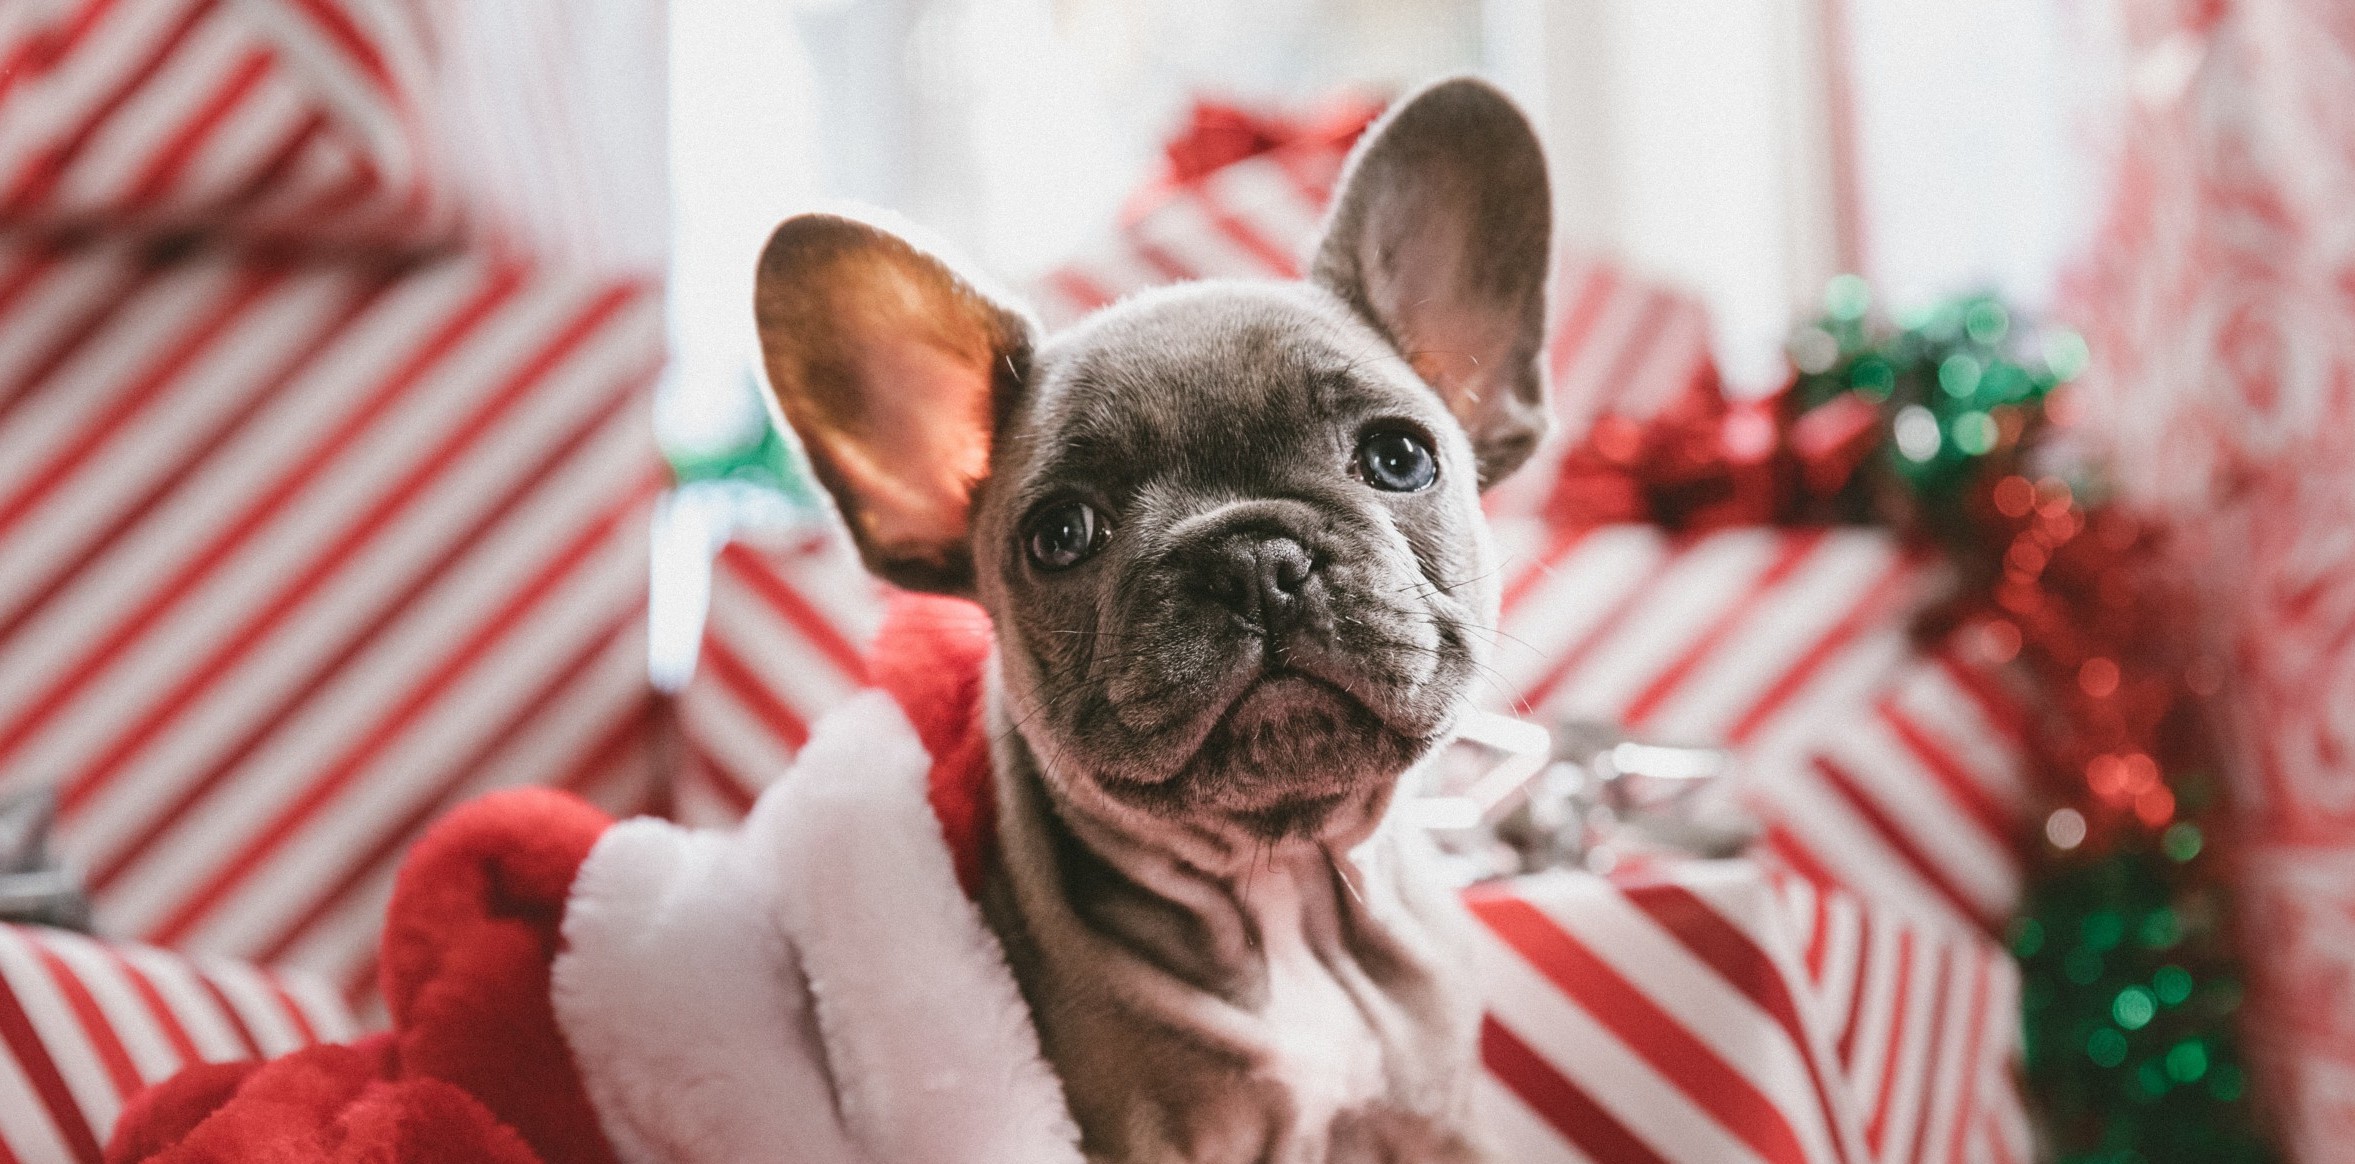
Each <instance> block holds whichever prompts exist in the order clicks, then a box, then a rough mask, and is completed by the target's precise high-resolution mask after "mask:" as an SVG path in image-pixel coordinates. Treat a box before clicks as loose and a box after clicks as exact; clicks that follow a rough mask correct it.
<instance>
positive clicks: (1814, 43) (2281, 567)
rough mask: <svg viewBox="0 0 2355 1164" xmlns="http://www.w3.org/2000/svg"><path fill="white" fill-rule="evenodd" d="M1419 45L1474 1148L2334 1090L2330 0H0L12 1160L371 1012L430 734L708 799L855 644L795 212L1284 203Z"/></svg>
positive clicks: (2135, 1141) (2121, 1143)
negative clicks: (1484, 387)
mask: <svg viewBox="0 0 2355 1164" xmlns="http://www.w3.org/2000/svg"><path fill="white" fill-rule="evenodd" d="M1456 72H1473V73H1478V74H1480V75H1483V76H1485V77H1488V78H1490V79H1492V80H1493V81H1495V82H1496V83H1497V84H1499V85H1501V86H1502V87H1504V88H1505V89H1507V90H1509V91H1510V92H1511V93H1513V94H1514V95H1516V96H1517V97H1518V98H1519V99H1520V101H1521V102H1522V104H1523V106H1524V107H1525V109H1527V110H1528V111H1529V113H1530V114H1531V116H1532V118H1533V119H1534V121H1535V123H1536V125H1537V128H1538V130H1539V132H1540V133H1541V135H1542V136H1543V138H1544V139H1545V143H1546V146H1547V152H1548V160H1549V165H1550V166H1551V168H1552V185H1553V194H1554V198H1555V203H1556V207H1555V209H1556V217H1555V222H1556V229H1557V241H1558V243H1559V251H1558V254H1557V256H1556V284H1555V286H1554V288H1553V294H1552V297H1551V298H1552V302H1551V305H1550V306H1551V312H1552V328H1551V338H1550V341H1549V346H1548V349H1547V352H1546V354H1545V357H1544V361H1545V371H1546V373H1547V375H1548V378H1549V382H1550V384H1551V387H1552V389H1553V393H1554V398H1555V399H1554V407H1555V414H1556V420H1557V422H1558V423H1557V425H1556V432H1555V434H1554V435H1553V436H1552V437H1551V438H1549V440H1548V442H1547V443H1546V444H1545V445H1544V446H1542V447H1541V448H1540V449H1539V450H1538V452H1537V453H1536V454H1535V455H1534V456H1533V457H1532V459H1531V461H1530V463H1529V465H1528V466H1527V467H1525V468H1524V469H1523V470H1521V471H1520V472H1519V473H1517V474H1516V475H1514V476H1513V477H1511V478H1509V479H1508V480H1506V481H1505V482H1503V483H1501V484H1500V485H1499V486H1498V487H1496V488H1495V489H1493V490H1492V491H1491V492H1490V493H1489V494H1488V497H1487V505H1488V509H1489V514H1490V517H1491V518H1492V524H1493V525H1494V527H1495V530H1496V533H1497V537H1498V544H1499V546H1500V557H1501V562H1500V569H1501V570H1502V571H1503V572H1504V573H1503V578H1504V583H1503V584H1504V592H1505V600H1504V610H1503V628H1502V633H1501V634H1500V635H1499V638H1498V642H1497V644H1496V650H1495V658H1494V660H1493V664H1494V673H1493V675H1492V676H1490V678H1491V680H1492V682H1490V683H1488V684H1485V685H1484V686H1483V688H1482V696H1481V697H1482V699H1483V701H1484V702H1485V703H1487V704H1488V705H1489V707H1490V709H1491V710H1494V711H1497V712H1501V713H1506V714H1510V715H1513V716H1516V717H1519V718H1522V719H1526V720H1530V721H1533V722H1536V723H1538V724H1540V725H1541V726H1543V727H1544V728H1546V729H1547V733H1548V735H1547V738H1548V739H1550V740H1551V741H1552V744H1553V748H1554V751H1553V754H1552V755H1551V756H1550V757H1547V758H1546V762H1544V763H1536V762H1532V763H1531V764H1529V765H1527V766H1526V768H1525V769H1522V770H1521V771H1522V774H1523V775H1524V776H1525V777H1527V779H1526V780H1524V781H1523V782H1522V783H1519V784H1515V785H1514V787H1513V789H1512V790H1511V793H1510V796H1509V798H1508V799H1509V800H1510V803H1509V804H1504V803H1503V802H1499V803H1497V804H1488V805H1485V806H1479V805H1476V806H1474V807H1473V808H1470V809H1467V808H1465V806H1464V805H1463V804H1461V803H1457V804H1455V805H1453V806H1451V807H1450V808H1449V812H1450V813H1452V814H1453V815H1452V816H1450V817H1449V819H1454V820H1457V821H1459V822H1464V821H1471V822H1474V823H1475V824H1476V826H1477V827H1472V828H1469V829H1458V830H1456V831H1457V832H1459V833H1462V834H1463V835H1459V836H1453V837H1450V838H1447V839H1448V840H1449V843H1450V844H1453V845H1457V846H1458V850H1457V851H1456V852H1455V853H1454V857H1455V861H1454V864H1453V865H1452V866H1451V867H1452V868H1456V869H1457V870H1458V871H1459V872H1461V873H1463V875H1464V876H1465V877H1467V878H1471V877H1480V878H1486V879H1488V880H1489V884H1488V885H1487V886H1486V887H1485V888H1484V889H1483V890H1482V892H1483V893H1484V894H1486V895H1487V896H1486V897H1485V898H1483V900H1487V901H1489V902H1491V903H1494V902H1496V901H1500V900H1504V901H1513V902H1521V903H1524V904H1527V905H1529V906H1530V908H1531V909H1532V910H1534V911H1535V914H1533V915H1529V916H1537V915H1542V916H1541V917H1540V919H1539V920H1541V921H1543V923H1544V926H1545V927H1551V928H1550V929H1548V928H1540V929H1534V930H1533V929H1528V928H1521V929H1516V928H1514V927H1513V926H1510V925H1504V926H1500V925H1497V924H1491V925H1489V926H1487V927H1486V928H1485V929H1484V930H1483V931H1482V935H1483V936H1482V939H1481V940H1483V941H1484V942H1486V943H1488V947H1487V948H1488V949H1489V952H1490V953H1491V954H1494V955H1496V958H1494V959H1492V963H1493V964H1495V965H1499V966H1503V967H1506V968H1507V972H1505V973H1504V975H1503V977H1501V978H1498V979H1497V980H1495V981H1492V982H1489V983H1487V987H1488V989H1489V990H1490V995H1489V1001H1490V1005H1491V1018H1492V1019H1493V1020H1494V1021H1493V1022H1492V1023H1491V1024H1490V1025H1489V1029H1488V1031H1487V1034H1486V1035H1485V1036H1484V1043H1483V1048H1484V1062H1485V1064H1486V1067H1487V1074H1486V1075H1484V1077H1483V1084H1482V1087H1483V1091H1482V1096H1483V1102H1484V1103H1489V1104H1491V1105H1492V1106H1491V1108H1490V1109H1488V1110H1490V1111H1492V1112H1493V1114H1494V1118H1495V1120H1496V1121H1497V1123H1496V1125H1495V1126H1496V1127H1497V1128H1498V1129H1499V1132H1500V1135H1503V1136H1504V1137H1505V1138H1506V1139H1508V1140H1509V1141H1510V1143H1511V1144H1512V1145H1513V1154H1512V1156H1511V1157H1510V1158H1512V1159H1515V1160H1527V1161H1554V1160H1560V1161H1582V1160H1595V1161H1605V1162H1607V1164H1616V1162H1618V1161H1622V1160H1627V1161H1649V1160H1659V1159H1676V1160H1719V1159H1750V1158H1754V1157H1755V1158H1766V1159H1775V1160H1802V1159H1803V1160H1809V1161H1816V1160H1822V1161H1834V1160H1837V1161H1866V1160H1869V1161H1874V1162H1876V1164H1901V1162H1914V1161H1946V1160H1956V1161H1966V1160H1967V1161H1973V1162H1979V1161H1985V1162H1989V1164H1994V1162H2010V1161H2021V1160H2027V1159H2043V1160H2055V1161H2064V1162H2067V1164H2174V1162H2178V1161H2181V1162H2184V1164H2193V1162H2198V1164H2218V1162H2224V1164H2240V1162H2244V1161H2246V1162H2254V1161H2266V1160H2275V1159H2293V1160H2300V1161H2319V1162H2327V1161H2355V6H2350V5H2347V4H2345V3H2343V2H2342V0H1980V2H1977V3H1970V4H1960V3H1952V2H1939V0H669V2H668V3H665V2H664V0H234V2H232V0H0V919H4V920H5V921H6V922H8V923H9V924H0V1159H17V1160H25V1161H51V1160H76V1161H90V1162H93V1164H95V1162H96V1161H98V1160H99V1158H100V1144H101V1143H102V1142H103V1139H104V1137H105V1135H106V1132H107V1130H108V1128H109V1127H110V1126H111V1125H112V1123H113V1121H114V1119H115V1117H116V1115H117V1114H118V1112H119V1111H120V1110H121V1106H122V1104H123V1103H124V1102H126V1101H127V1100H128V1098H129V1097H130V1096H131V1095H133V1094H135V1093H136V1092H137V1090H138V1089H139V1088H140V1087H141V1086H143V1085H144V1084H146V1083H149V1082H152V1081H154V1080H156V1079H159V1078H162V1077H164V1076H166V1075H169V1074H170V1073H171V1072H172V1071H174V1070H176V1069H177V1068H178V1067H179V1066H180V1065H182V1064H184V1063H187V1062H192V1061H196V1060H221V1059H230V1058H239V1057H245V1056H251V1055H255V1054H276V1053H280V1052H283V1051H286V1050H289V1049H291V1048H293V1047H297V1046H300V1045H303V1044H306V1043H310V1042H316V1041H319V1040H323V1039H335V1038H340V1037H343V1036H344V1035H347V1034H349V1033H351V1032H354V1031H363V1030H366V1029H369V1028H370V1027H372V1026H380V1025H382V1024H384V1023H385V1022H387V1021H388V1016H387V1015H386V1014H385V1013H384V1010H383V1007H382V1000H381V999H380V998H379V997H377V994H378V988H377V984H378V969H379V967H378V936H379V931H380V928H381V923H382V918H383V910H384V906H385V902H386V900H387V899H388V897H389V896H390V895H391V893H392V891H393V885H394V876H395V872H396V870H397V869H398V868H399V866H400V861H401V859H402V856H403V854H404V853H405V852H406V850H407V847H408V846H409V844H410V843H411V842H412V841H413V840H414V839H415V838H416V837H417V836H418V835H420V833H421V832H422V831H423V830H424V829H426V828H427V827H429V826H430V824H431V823H432V822H433V821H434V820H436V819H437V818H438V817H439V816H440V814H442V813H444V812H446V811H448V810H449V809H450V808H452V807H453V806H455V805H457V804H459V803H461V802H463V801H464V800H466V799H468V798H470V797H474V796H477V795H480V794H482V793H484V792H486V791H489V790H492V789H496V788H502V787H510V786H517V785H541V786H549V787H556V788H561V789H564V790H567V791H570V792H573V793H575V794H578V795H580V796H583V797H586V798H588V799H589V800H591V801H593V802H594V803H596V804H598V805H599V806H601V807H602V808H604V809H606V810H608V811H611V812H614V813H625V814H626V813H641V812H643V813H654V814H658V815H663V816H667V817H670V818H673V819H675V820H679V821H682V822H687V823H694V824H724V823H727V822H730V821H733V820H736V819H738V818H740V817H741V815H742V814H743V813H744V812H745V811H746V810H747V809H748V807H749V806H750V805H751V804H752V803H753V802H754V800H755V799H756V798H757V797H758V796H759V795H760V794H761V792H762V790H763V789H764V788H766V787H768V786H769V785H770V784H771V782H772V781H774V780H775V779H776V778H777V777H778V776H779V775H780V774H782V773H784V772H785V771H786V770H787V768H788V766H789V765H790V763H791V762H792V759H793V757H794V755H795V753H796V751H797V750H798V749H799V748H800V747H801V745H802V743H803V742H804V741H805V740H806V739H807V738H808V734H809V731H810V725H811V724H812V723H813V722H814V721H815V720H816V719H817V718H819V717H820V716H821V715H823V714H824V713H825V712H826V711H827V710H828V709H829V708H830V707H832V706H833V705H834V704H836V703H837V702H839V701H840V700H842V699H843V698H845V697H846V696H847V695H849V694H850V693H852V692H854V691H857V690H859V689H861V688H862V687H863V686H865V685H866V684H867V683H868V681H869V679H870V676H869V674H868V672H867V669H866V666H867V664H866V659H867V653H868V650H869V647H870V645H871V643H872V641H873V639H874V637H875V635H876V634H877V633H878V627H879V625H880V624H881V623H882V622H883V619H884V612H885V610H886V609H887V607H888V605H889V603H890V601H891V596H890V595H889V594H888V593H886V592H885V591H884V589H883V588H882V587H880V586H879V585H878V584H876V583H874V582H873V581H872V580H871V579H869V578H868V577H867V576H866V574H865V573H864V571H863V570H862V569H861V568H860V566H859V563H858V561H857V558H856V555H855V553H854V552H852V550H851V549H850V547H849V546H848V545H847V544H846V540H845V539H844V537H843V536H842V533H841V531H840V530H839V529H838V528H837V524H836V523H835V521H834V519H833V514H832V511H831V509H830V508H829V506H828V505H827V503H826V502H825V499H824V498H823V496H822V495H821V493H820V492H819V491H818V490H817V489H816V488H815V487H814V486H813V485H812V484H811V482H810V481H809V480H808V479H807V478H806V476H805V475H804V473H803V472H802V470H801V468H800V466H799V464H798V460H797V456H796V454H795V452H794V449H793V446H792V442H791V441H790V440H789V439H788V438H786V437H785V436H784V435H783V434H780V433H778V432H776V431H774V430H773V429H772V428H771V427H770V425H769V423H768V419H767V414H766V409H765V406H764V403H763V398H764V395H765V391H766V390H765V386H764V384H763V379H762V373H761V371H760V367H759V364H758V361H757V358H756V357H757V353H756V351H755V340H754V336H753V331H752V317H751V312H750V311H749V310H748V307H749V299H750V291H751V283H752V268H753V262H754V259H755V257H756V255H757V253H758V251H759V249H760V246H761V244H762V242H763V241H764V240H765V238H766V236H767V234H768V232H769V231H770V229H771V228H772V227H773V226H774V225H775V224H776V223H777V222H778V220H780V219H781V218H783V217H785V216H787V215H789V214H792V213H795V212H798V211H802V210H806V209H812V208H817V207H822V206H825V205H827V204H829V203H833V202H837V201H853V202H858V203H864V204H869V205H874V206H880V207H884V208H887V209H889V210H892V211H896V212H898V213H899V214H901V215H904V216H905V217H906V218H908V219H910V220H912V221H914V222H916V223H920V224H922V225H923V226H925V227H927V228H929V229H930V231H932V232H933V233H934V234H936V235H937V236H939V237H940V238H942V239H944V240H946V243H947V244H948V245H949V246H951V247H953V248H955V249H956V250H958V251H960V252H962V255H963V257H964V258H965V259H966V260H967V261H968V262H969V263H970V264H971V266H972V268H973V269H975V270H977V271H980V272H983V273H985V274H986V275H987V276H988V277H989V278H990V279H991V280H992V281H994V282H995V283H997V284H999V285H1000V286H1002V287H1003V288H1005V289H1007V290H1008V291H1009V292H1010V293H1011V294H1013V295H1015V296H1017V297H1019V298H1021V299H1023V300H1024V301H1025V302H1026V303H1027V304H1028V305H1029V306H1031V307H1033V308H1034V309H1035V310H1036V311H1037V312H1038V314H1039V316H1040V317H1041V319H1042V320H1043V321H1044V322H1045V323H1047V324H1048V325H1050V326H1054V325H1060V324H1063V323H1067V322H1069V321H1071V320H1073V319H1076V318H1078V317H1079V316H1081V315H1083V314H1084V313H1085V312H1087V311H1088V310H1091V309H1093V308H1094V307H1097V306H1100V305H1102V304H1104V303H1107V302H1111V301H1113V300H1115V299H1117V298H1118V297H1120V296H1121V295H1123V294H1127V293H1129V292H1132V291H1136V290H1140V289H1143V288H1147V287H1151V286H1157V285H1161V284H1165V283H1170V282H1174V281H1179V280H1182V279H1187V278H1192V277H1197V276H1239V277H1261V278H1265V277H1289V276H1293V275H1297V274H1298V273H1299V271H1300V267H1301V264H1302V260H1303V257H1304V256H1305V255H1306V254H1307V253H1308V251H1309V248H1310V246H1311V245H1312V244H1313V242H1314V240H1315V236H1316V232H1317V230H1318V226H1319V220H1320V216H1321V215H1322V213H1323V208H1324V204H1325V201H1326V199H1327V197H1328V196H1329V195H1330V193H1331V189H1332V186H1333V183H1334V181H1335V179H1336V177H1337V175H1338V172H1339V170H1340V168H1341V166H1342V164H1343V161H1344V158H1345V157H1346V154H1347V151H1348V149H1349V148H1350V146H1351V143H1352V142H1353V141H1354V140H1355V139H1356V136H1357V135H1358V133H1359V132H1360V131H1361V130H1362V129H1363V127H1364V126H1365V125H1366V124H1367V122H1368V121H1369V119H1370V118H1372V117H1373V116H1374V115H1376V114H1377V113H1378V112H1379V110H1380V109H1381V107H1382V106H1383V104H1384V103H1385V102H1387V101H1388V100H1390V99H1391V98H1393V97H1395V96H1396V95H1398V94H1399V93H1401V92H1402V91H1404V90H1405V89H1407V88H1409V87H1411V86H1413V85H1415V84H1417V83H1419V82H1421V81H1423V80H1426V79H1428V78H1431V77H1434V76H1437V75H1441V74H1447V73H1456ZM1664 758H1665V759H1664ZM1671 761H1673V762H1671ZM1647 765H1649V766H1650V767H1649V768H1647ZM1530 773H1537V775H1530ZM1675 773H1683V774H1684V775H1682V776H1679V775H1676V774H1675ZM1688 778H1689V779H1691V780H1693V781H1696V782H1698V783H1697V784H1695V785H1690V786H1688V785H1680V784H1678V783H1677V782H1678V781H1679V780H1685V779H1688ZM1662 787H1666V788H1670V789H1675V788H1682V787H1695V788H1699V789H1701V792H1702V793H1704V794H1696V795H1688V794H1687V793H1685V792H1675V791H1672V792H1668V793H1659V792H1658V790H1659V789H1660V788H1662ZM1451 796H1453V794H1448V795H1440V794H1438V793H1435V794H1434V799H1439V800H1445V799H1449V798H1450V797H1451ZM1453 799H1455V800H1457V801H1462V800H1464V799H1466V798H1465V797H1461V796H1454V797H1453ZM1703 803H1708V804H1715V805H1718V806H1720V807H1723V806H1724V805H1726V804H1731V805H1733V806H1735V815H1736V816H1738V817H1740V818H1741V819H1742V820H1743V821H1745V822H1746V823H1745V824H1743V826H1742V827H1740V828H1731V829H1729V828H1726V827H1722V826H1723V824H1724V822H1723V821H1722V820H1721V819H1719V818H1718V817H1716V816H1714V815H1711V813H1713V812H1714V811H1715V810H1710V812H1707V813H1705V812H1703V811H1702V810H1701V808H1699V807H1697V806H1699V805H1701V804H1703ZM1491 810H1493V811H1491ZM1484 813H1486V814H1487V815H1484ZM1442 815H1444V814H1442ZM1508 817H1509V819H1506V818H1508ZM1434 819H1436V816H1435V817H1434ZM1441 831H1446V830H1441ZM1697 838H1705V839H1707V843H1702V841H1701V840H1699V839H1697ZM1743 842H1746V844H1745V843H1743ZM1514 908H1517V907H1514ZM1507 912H1508V913H1510V912H1511V909H1508V910H1507ZM1514 916H1522V915H1519V914H1515V915H1514ZM1524 920H1527V918H1526V917H1524ZM1533 935H1534V937H1533ZM1564 935H1568V937H1565V936H1564ZM1565 942H1568V943H1569V945H1567V946H1566V945H1565V944H1564V943H1565ZM1580 942H1583V943H1584V945H1583V946H1580V945H1579V944H1578V943H1580ZM1574 947H1575V948H1576V949H1583V950H1585V951H1586V954H1585V955H1581V956H1577V957H1573V956H1571V955H1569V954H1565V953H1564V950H1566V949H1573V948H1574ZM1573 952H1575V951H1573Z"/></svg>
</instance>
